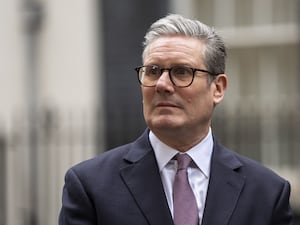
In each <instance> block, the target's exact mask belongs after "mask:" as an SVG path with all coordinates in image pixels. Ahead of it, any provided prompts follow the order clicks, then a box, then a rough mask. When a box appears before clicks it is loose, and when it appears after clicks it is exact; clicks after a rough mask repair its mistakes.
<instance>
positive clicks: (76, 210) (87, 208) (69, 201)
mask: <svg viewBox="0 0 300 225" xmlns="http://www.w3.org/2000/svg"><path fill="white" fill-rule="evenodd" d="M75 224H81V225H96V224H97V218H96V213H95V208H94V206H93V203H92V201H91V199H90V198H89V196H88V194H87V192H86V190H85V188H84V186H83V184H82V182H81V181H80V179H79V177H78V176H77V174H76V173H75V171H73V170H72V169H70V170H69V171H68V172H67V173H66V176H65V185H64V188H63V194H62V208H61V211H60V215H59V225H75Z"/></svg>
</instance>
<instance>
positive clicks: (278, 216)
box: [271, 181, 294, 225]
mask: <svg viewBox="0 0 300 225" xmlns="http://www.w3.org/2000/svg"><path fill="white" fill-rule="evenodd" d="M290 191H291V188H290V184H289V182H288V181H285V183H284V185H283V187H282V190H281V193H280V195H279V196H278V200H277V204H276V205H275V208H274V211H273V217H272V218H273V219H272V223H271V224H272V225H293V224H294V223H293V221H292V220H293V215H292V209H291V207H290V203H289V199H290Z"/></svg>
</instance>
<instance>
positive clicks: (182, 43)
mask: <svg viewBox="0 0 300 225" xmlns="http://www.w3.org/2000/svg"><path fill="white" fill-rule="evenodd" d="M174 50H175V51H191V52H193V53H195V52H196V53H198V52H199V54H201V57H203V56H204V52H205V44H204V43H203V40H201V39H199V38H196V37H190V36H184V35H163V36H159V37H157V38H155V39H153V40H152V41H151V42H149V43H148V45H147V46H145V48H144V50H143V55H142V58H143V62H145V59H146V57H147V56H148V54H149V53H150V52H151V53H153V52H154V51H162V52H165V53H166V54H167V53H168V51H174Z"/></svg>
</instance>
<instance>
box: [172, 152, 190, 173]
mask: <svg viewBox="0 0 300 225" xmlns="http://www.w3.org/2000/svg"><path fill="white" fill-rule="evenodd" d="M176 159H177V163H178V170H184V169H187V167H188V166H189V164H190V163H191V161H192V159H191V157H190V156H189V155H188V154H177V155H176Z"/></svg>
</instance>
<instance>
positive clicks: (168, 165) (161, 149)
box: [149, 128, 213, 224]
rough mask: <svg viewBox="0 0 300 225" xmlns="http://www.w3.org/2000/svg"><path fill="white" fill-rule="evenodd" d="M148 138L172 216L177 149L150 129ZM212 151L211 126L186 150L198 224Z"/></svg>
mask: <svg viewBox="0 0 300 225" xmlns="http://www.w3.org/2000/svg"><path fill="white" fill-rule="evenodd" d="M149 140H150V143H151V145H152V147H153V150H154V153H155V157H156V160H157V163H158V167H159V171H160V175H161V179H162V183H163V186H164V191H165V194H166V198H167V201H168V204H169V208H170V211H171V213H172V216H173V182H174V178H175V174H176V171H177V161H176V160H174V159H173V157H174V156H175V155H176V154H177V153H179V151H178V150H176V149H173V148H171V147H169V146H168V145H166V144H164V143H163V142H161V141H160V140H159V139H158V138H157V137H156V136H155V135H154V134H153V132H151V131H150V132H149ZM212 151H213V138H212V133H211V128H209V132H208V134H207V135H206V137H205V138H204V139H203V140H202V141H201V142H200V143H199V144H197V145H196V146H194V147H192V148H191V149H189V150H188V151H187V152H186V153H187V154H188V155H189V156H190V157H191V158H192V159H193V163H191V165H190V167H189V168H188V178H189V182H190V185H191V188H192V190H193V192H194V195H195V197H196V201H197V205H198V210H199V224H201V221H202V218H203V212H204V205H205V199H206V194H207V188H208V182H209V175H210V162H211V155H212Z"/></svg>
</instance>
